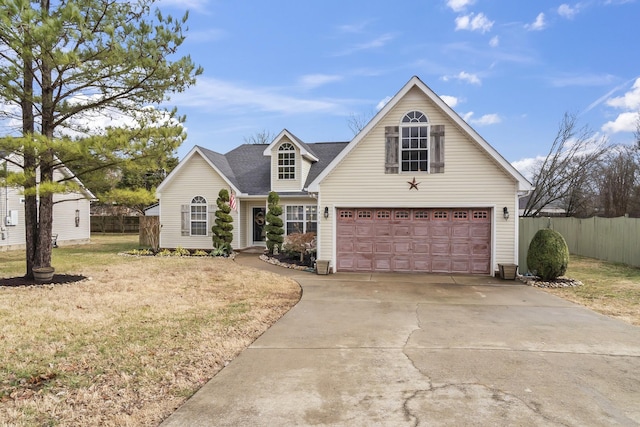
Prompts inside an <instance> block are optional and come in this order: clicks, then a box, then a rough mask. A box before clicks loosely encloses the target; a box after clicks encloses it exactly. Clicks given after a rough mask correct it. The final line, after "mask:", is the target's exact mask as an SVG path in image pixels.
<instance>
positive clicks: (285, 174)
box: [263, 129, 318, 192]
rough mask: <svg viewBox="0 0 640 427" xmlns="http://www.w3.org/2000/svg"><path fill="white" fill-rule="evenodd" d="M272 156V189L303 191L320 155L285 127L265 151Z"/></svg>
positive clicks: (278, 190)
mask: <svg viewBox="0 0 640 427" xmlns="http://www.w3.org/2000/svg"><path fill="white" fill-rule="evenodd" d="M263 154H264V155H265V156H270V157H271V190H272V191H277V192H290V191H302V190H303V189H304V188H303V186H304V183H305V182H306V181H307V176H308V175H309V169H311V165H312V164H313V163H315V162H317V161H318V157H317V156H316V155H315V154H314V153H313V151H311V149H310V148H309V146H308V145H307V144H305V143H304V142H302V141H301V140H300V139H299V138H298V137H296V136H295V135H294V134H292V133H291V132H289V131H288V130H286V129H284V130H283V131H282V132H280V133H279V134H278V136H276V137H275V138H274V139H273V142H272V143H271V144H269V145H268V146H267V148H266V149H265V150H264V153H263Z"/></svg>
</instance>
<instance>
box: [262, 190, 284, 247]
mask: <svg viewBox="0 0 640 427" xmlns="http://www.w3.org/2000/svg"><path fill="white" fill-rule="evenodd" d="M267 201H268V203H269V211H268V212H267V225H266V226H265V231H266V233H267V249H269V253H270V254H272V255H273V253H274V250H275V248H278V252H281V251H282V242H283V241H284V238H283V237H282V236H283V234H284V229H283V228H282V226H283V222H282V218H280V215H282V208H281V207H280V204H279V203H280V196H278V193H276V192H275V191H272V192H270V193H269V197H268V199H267Z"/></svg>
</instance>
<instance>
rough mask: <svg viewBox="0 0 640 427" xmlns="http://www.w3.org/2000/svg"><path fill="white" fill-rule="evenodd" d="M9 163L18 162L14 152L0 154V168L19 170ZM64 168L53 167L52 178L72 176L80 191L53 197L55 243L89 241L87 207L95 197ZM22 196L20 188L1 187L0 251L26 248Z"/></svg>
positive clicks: (88, 208)
mask: <svg viewBox="0 0 640 427" xmlns="http://www.w3.org/2000/svg"><path fill="white" fill-rule="evenodd" d="M12 162H17V163H21V158H20V156H18V155H16V154H4V155H3V154H2V153H0V170H2V171H4V170H5V168H6V170H7V171H13V172H18V171H19V170H20V169H19V167H18V166H16V165H15V164H13V163H12ZM72 177H73V174H72V173H71V171H69V169H67V168H66V167H61V168H58V169H56V171H55V172H54V179H62V178H66V179H69V178H71V179H72V180H73V181H75V182H76V183H77V184H79V185H80V188H81V191H79V192H73V193H65V194H55V195H54V196H53V200H54V205H53V228H52V234H53V236H54V237H55V238H56V243H57V244H58V245H70V244H81V243H88V242H89V241H90V237H91V232H90V228H91V223H90V218H89V210H90V204H91V200H94V199H95V196H94V195H93V194H92V193H91V192H90V191H89V190H87V189H86V188H84V187H83V186H82V184H81V183H80V181H79V180H78V179H77V178H75V177H73V178H72ZM24 227H25V224H24V196H23V195H22V189H20V188H13V187H9V186H4V185H3V186H0V251H3V250H13V249H24V248H25V228H24Z"/></svg>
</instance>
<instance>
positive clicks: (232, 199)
mask: <svg viewBox="0 0 640 427" xmlns="http://www.w3.org/2000/svg"><path fill="white" fill-rule="evenodd" d="M229 207H230V208H231V209H233V210H234V211H235V210H236V208H237V205H236V194H235V193H234V192H233V191H232V192H231V195H230V196H229Z"/></svg>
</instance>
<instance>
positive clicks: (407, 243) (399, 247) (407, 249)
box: [393, 240, 412, 254]
mask: <svg viewBox="0 0 640 427" xmlns="http://www.w3.org/2000/svg"><path fill="white" fill-rule="evenodd" d="M411 246H412V245H411V240H404V241H399V242H398V241H395V242H393V253H394V254H410V253H411Z"/></svg>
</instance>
